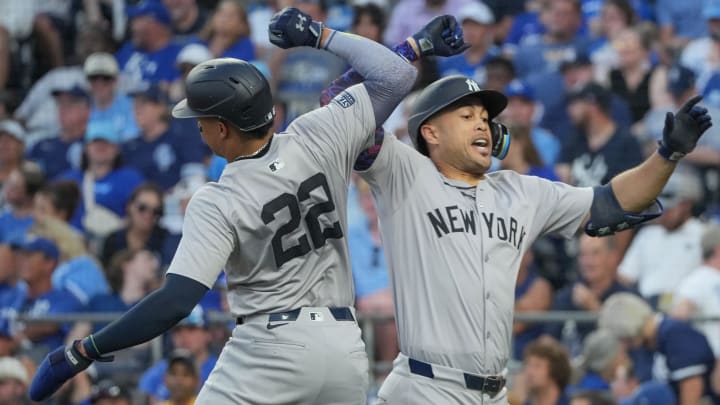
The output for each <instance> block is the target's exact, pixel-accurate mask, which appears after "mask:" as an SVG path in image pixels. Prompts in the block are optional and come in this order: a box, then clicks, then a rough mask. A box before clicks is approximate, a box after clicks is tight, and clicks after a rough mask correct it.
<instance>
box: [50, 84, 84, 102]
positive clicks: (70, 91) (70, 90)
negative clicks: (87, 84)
mask: <svg viewBox="0 0 720 405" xmlns="http://www.w3.org/2000/svg"><path fill="white" fill-rule="evenodd" d="M64 94H67V95H69V96H72V97H75V98H79V99H83V100H85V101H87V102H90V93H89V92H88V91H87V89H86V88H84V87H83V86H81V85H79V84H74V85H72V86H69V87H57V88H55V89H53V91H52V95H53V97H57V96H60V95H64Z"/></svg>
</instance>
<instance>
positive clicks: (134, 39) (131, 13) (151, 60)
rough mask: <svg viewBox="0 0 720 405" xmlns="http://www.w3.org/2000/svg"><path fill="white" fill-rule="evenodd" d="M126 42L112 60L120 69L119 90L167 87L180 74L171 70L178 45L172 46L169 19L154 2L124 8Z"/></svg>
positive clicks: (165, 12) (179, 47)
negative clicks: (127, 29) (127, 26)
mask: <svg viewBox="0 0 720 405" xmlns="http://www.w3.org/2000/svg"><path fill="white" fill-rule="evenodd" d="M127 13H128V17H129V18H130V41H129V42H127V43H125V45H123V47H122V48H120V50H119V51H118V52H117V54H116V55H115V57H116V58H117V60H118V64H119V65H120V71H121V74H120V78H121V84H120V86H121V88H122V89H125V90H134V89H137V88H139V87H141V86H143V85H147V84H148V83H165V84H169V83H170V82H172V81H173V80H175V79H176V78H177V77H178V76H179V75H180V72H178V71H177V68H176V67H175V59H176V58H177V55H178V53H179V52H180V49H181V48H182V46H181V45H179V44H176V43H173V42H172V32H171V27H170V24H171V22H170V15H169V14H168V12H167V10H166V9H165V6H163V4H162V3H161V2H159V1H156V0H143V1H142V2H141V3H140V4H138V5H137V6H135V7H131V8H128V10H127Z"/></svg>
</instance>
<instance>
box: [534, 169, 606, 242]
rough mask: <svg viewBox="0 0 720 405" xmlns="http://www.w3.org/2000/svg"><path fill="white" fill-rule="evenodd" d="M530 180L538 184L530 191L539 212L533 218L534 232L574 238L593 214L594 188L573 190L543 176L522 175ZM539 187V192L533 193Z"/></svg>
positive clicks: (540, 234) (574, 188)
mask: <svg viewBox="0 0 720 405" xmlns="http://www.w3.org/2000/svg"><path fill="white" fill-rule="evenodd" d="M521 177H522V178H523V179H525V180H526V181H531V182H535V184H534V187H531V188H530V189H529V191H530V193H529V195H530V196H531V197H537V198H536V199H535V201H538V202H539V203H536V205H537V212H536V214H535V215H534V217H533V230H537V231H536V236H542V235H544V234H549V233H557V234H559V235H561V236H563V237H564V238H567V239H569V238H571V237H572V236H573V235H574V234H575V232H576V231H577V230H578V228H579V227H580V225H581V224H582V222H583V220H584V219H585V218H586V217H587V215H588V214H589V213H590V206H591V204H592V200H593V190H592V188H591V187H573V186H570V185H568V184H565V183H561V182H551V181H548V180H545V179H542V178H540V177H533V176H521ZM532 188H535V190H536V191H535V192H533V191H531V189H532Z"/></svg>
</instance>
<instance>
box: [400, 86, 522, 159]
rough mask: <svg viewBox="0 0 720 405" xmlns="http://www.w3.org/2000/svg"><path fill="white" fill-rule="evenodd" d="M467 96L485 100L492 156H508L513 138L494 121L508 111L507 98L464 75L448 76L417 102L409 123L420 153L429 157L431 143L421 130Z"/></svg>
mask: <svg viewBox="0 0 720 405" xmlns="http://www.w3.org/2000/svg"><path fill="white" fill-rule="evenodd" d="M467 96H476V97H478V98H480V100H481V101H482V104H483V106H484V107H485V109H486V110H487V112H488V119H489V120H490V133H491V135H492V141H493V147H492V154H493V156H496V157H498V158H500V159H502V158H503V157H505V154H507V150H508V147H509V146H510V135H509V134H508V131H507V128H506V127H505V126H504V125H502V124H500V123H496V122H493V121H492V119H493V118H495V117H496V116H497V115H498V114H500V112H501V111H502V110H504V109H505V106H507V97H505V95H503V94H502V93H500V92H497V91H494V90H483V89H481V88H480V86H479V85H478V84H477V82H475V80H473V79H469V78H467V77H465V76H460V75H453V76H447V77H444V78H442V79H440V80H437V81H435V82H433V83H432V84H430V85H429V86H427V87H426V88H425V89H424V90H423V91H422V92H421V93H420V95H419V96H418V97H417V99H416V100H415V102H414V103H413V107H412V112H411V114H410V118H409V120H408V133H409V134H410V138H411V139H412V141H413V144H414V145H415V148H416V149H417V150H418V151H419V152H420V153H422V154H423V155H428V149H427V144H426V143H425V139H424V138H423V136H422V134H421V133H420V127H421V126H422V125H423V124H424V123H425V122H426V121H427V120H428V119H430V117H432V116H433V115H435V114H437V113H438V112H440V111H441V110H442V109H443V108H445V107H447V106H449V105H450V104H452V103H454V102H456V101H458V100H460V99H461V98H464V97H467Z"/></svg>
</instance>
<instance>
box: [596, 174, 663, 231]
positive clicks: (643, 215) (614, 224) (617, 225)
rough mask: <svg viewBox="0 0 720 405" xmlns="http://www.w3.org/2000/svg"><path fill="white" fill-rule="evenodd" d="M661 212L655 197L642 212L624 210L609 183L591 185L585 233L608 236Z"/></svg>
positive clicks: (660, 206)
mask: <svg viewBox="0 0 720 405" xmlns="http://www.w3.org/2000/svg"><path fill="white" fill-rule="evenodd" d="M648 211H650V212H648ZM662 213H663V208H662V205H661V204H660V201H658V200H657V199H656V200H655V203H654V204H652V205H651V206H650V207H648V209H646V210H645V211H643V212H640V213H634V212H626V211H624V210H623V209H622V207H621V206H620V203H619V202H618V200H617V198H616V197H615V193H614V192H613V189H612V187H611V186H610V183H608V184H606V185H604V186H597V187H593V202H592V205H591V206H590V220H589V221H588V223H587V224H585V233H586V234H588V235H590V236H609V235H612V234H614V233H616V232H620V231H624V230H626V229H630V228H632V227H634V226H636V225H638V224H641V223H643V222H646V221H649V220H651V219H655V218H657V217H659V216H660V215H662Z"/></svg>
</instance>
